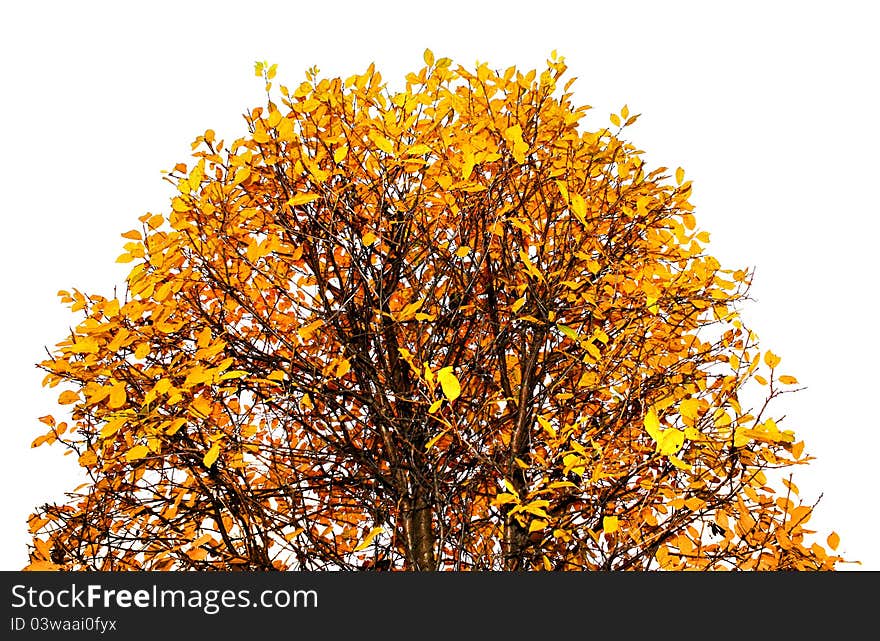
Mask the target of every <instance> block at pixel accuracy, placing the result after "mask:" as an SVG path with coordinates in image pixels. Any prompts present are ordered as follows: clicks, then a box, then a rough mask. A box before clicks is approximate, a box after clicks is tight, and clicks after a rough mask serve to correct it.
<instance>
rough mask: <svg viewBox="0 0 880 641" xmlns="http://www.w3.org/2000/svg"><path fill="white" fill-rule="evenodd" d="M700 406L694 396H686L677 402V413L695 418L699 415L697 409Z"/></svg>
mask: <svg viewBox="0 0 880 641" xmlns="http://www.w3.org/2000/svg"><path fill="white" fill-rule="evenodd" d="M699 408H700V401H698V400H697V399H695V398H686V399H683V400H682V401H681V403H679V404H678V413H679V414H680V415H681V416H682V417H686V418H697V417H698V416H699V413H698V410H699Z"/></svg>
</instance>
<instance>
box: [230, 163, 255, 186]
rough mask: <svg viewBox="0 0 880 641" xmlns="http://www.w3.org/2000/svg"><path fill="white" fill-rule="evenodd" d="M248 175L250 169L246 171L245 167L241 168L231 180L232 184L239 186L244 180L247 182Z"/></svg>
mask: <svg viewBox="0 0 880 641" xmlns="http://www.w3.org/2000/svg"><path fill="white" fill-rule="evenodd" d="M250 175H251V170H250V169H248V168H247V167H241V168H240V169H238V170H236V172H235V177H234V178H233V180H232V184H233V185H239V184H241V183H243V182H244V181H245V180H247V179H248V177H249V176H250Z"/></svg>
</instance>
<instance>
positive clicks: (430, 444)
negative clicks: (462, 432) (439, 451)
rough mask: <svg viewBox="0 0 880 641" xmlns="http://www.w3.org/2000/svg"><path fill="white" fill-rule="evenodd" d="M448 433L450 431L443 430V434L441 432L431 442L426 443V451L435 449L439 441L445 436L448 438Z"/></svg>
mask: <svg viewBox="0 0 880 641" xmlns="http://www.w3.org/2000/svg"><path fill="white" fill-rule="evenodd" d="M447 431H448V430H443V431H442V432H440V433H439V434H437V435H436V436H434V437H433V438H432V439H431V440H430V441H428V442H427V443H425V449H426V450H430V449H431V448H432V447H434V446H435V445H436V444H437V441H439V440H440V439H441V438H443V437H444V436H446V432H447Z"/></svg>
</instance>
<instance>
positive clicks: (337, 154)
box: [333, 145, 348, 163]
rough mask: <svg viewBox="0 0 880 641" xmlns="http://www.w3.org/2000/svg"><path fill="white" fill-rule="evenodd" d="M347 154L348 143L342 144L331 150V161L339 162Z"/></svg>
mask: <svg viewBox="0 0 880 641" xmlns="http://www.w3.org/2000/svg"><path fill="white" fill-rule="evenodd" d="M347 155H348V145H342V146H341V147H339V148H338V149H337V150H336V151H334V152H333V162H335V163H340V162H342V161H343V160H345V157H346V156H347Z"/></svg>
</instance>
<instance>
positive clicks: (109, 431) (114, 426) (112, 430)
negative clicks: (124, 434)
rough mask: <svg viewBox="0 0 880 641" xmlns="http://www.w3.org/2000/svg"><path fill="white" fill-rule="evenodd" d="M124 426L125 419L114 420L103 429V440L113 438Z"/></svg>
mask: <svg viewBox="0 0 880 641" xmlns="http://www.w3.org/2000/svg"><path fill="white" fill-rule="evenodd" d="M123 425H125V417H122V418H114V419H113V420H112V421H110V422H108V423H107V424H106V425H105V426H104V427H102V428H101V438H109V437H111V436H113V435H114V434H116V432H118V431H119V428H121V427H122V426H123Z"/></svg>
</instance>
